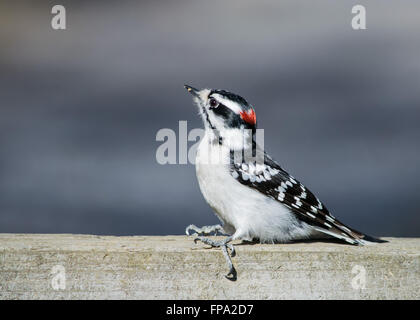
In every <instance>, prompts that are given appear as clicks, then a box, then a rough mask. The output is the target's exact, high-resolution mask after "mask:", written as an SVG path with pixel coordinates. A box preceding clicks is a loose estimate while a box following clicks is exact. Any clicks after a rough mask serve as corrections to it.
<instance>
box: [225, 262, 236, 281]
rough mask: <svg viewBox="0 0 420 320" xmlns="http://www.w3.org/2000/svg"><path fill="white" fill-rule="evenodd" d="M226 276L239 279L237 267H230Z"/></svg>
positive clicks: (231, 279) (229, 278)
mask: <svg viewBox="0 0 420 320" xmlns="http://www.w3.org/2000/svg"><path fill="white" fill-rule="evenodd" d="M225 278H226V279H228V280H230V281H236V280H237V279H238V277H237V272H236V269H235V267H234V266H233V265H232V267H231V268H230V270H229V273H228V274H227V275H225Z"/></svg>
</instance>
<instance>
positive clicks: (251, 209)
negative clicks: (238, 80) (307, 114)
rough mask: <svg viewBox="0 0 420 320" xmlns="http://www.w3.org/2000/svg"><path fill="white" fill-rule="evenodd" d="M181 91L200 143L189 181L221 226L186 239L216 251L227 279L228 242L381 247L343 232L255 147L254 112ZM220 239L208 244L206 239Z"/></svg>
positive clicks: (242, 104)
mask: <svg viewBox="0 0 420 320" xmlns="http://www.w3.org/2000/svg"><path fill="white" fill-rule="evenodd" d="M185 88H186V89H187V90H188V91H189V92H190V93H191V94H192V95H193V99H194V102H195V103H196V104H197V106H198V108H199V112H200V114H201V116H202V119H203V122H204V127H205V135H204V137H203V138H202V140H201V142H200V145H199V147H198V149H197V156H196V161H195V166H196V174H197V178H198V182H199V186H200V189H201V192H202V194H203V196H204V198H205V199H206V201H207V202H208V204H209V205H210V207H211V208H212V209H213V210H214V212H215V213H216V215H217V217H218V218H219V220H220V221H221V222H222V225H215V226H205V227H202V228H198V227H197V226H195V225H189V226H188V227H187V228H186V233H187V235H191V232H193V234H194V235H195V236H196V238H195V239H194V241H197V240H200V241H202V242H203V243H206V244H208V245H211V246H213V247H221V249H222V251H223V254H224V255H225V258H226V260H227V262H228V265H229V269H230V271H229V273H228V275H227V276H226V277H227V278H228V279H231V280H235V279H236V270H235V268H234V266H233V264H232V262H231V259H230V256H229V252H228V249H230V250H231V255H232V256H234V254H235V251H234V248H233V246H232V244H230V242H231V241H232V240H245V241H259V242H262V243H279V242H281V243H285V242H291V241H294V240H304V239H321V238H324V239H325V238H338V239H341V240H343V241H345V242H347V243H349V244H354V245H364V244H367V243H371V242H382V240H379V239H375V238H372V237H369V236H367V235H365V234H362V233H361V232H358V231H356V230H354V229H352V228H349V227H347V226H346V225H344V224H343V223H341V222H340V221H338V220H337V219H336V218H335V217H334V216H332V215H331V214H330V212H329V211H328V209H327V208H326V207H325V205H324V204H323V203H322V202H321V201H320V200H319V199H318V198H317V197H316V196H315V195H314V194H313V193H312V192H311V191H310V190H309V189H308V188H306V187H305V186H304V185H303V184H302V183H300V182H299V181H298V180H297V179H295V178H294V177H292V176H291V175H290V174H288V173H287V172H286V171H285V170H283V169H282V168H281V167H280V165H279V164H278V163H277V162H275V161H274V160H273V159H272V158H271V157H270V156H269V155H268V154H267V153H266V152H265V151H264V150H263V148H261V147H260V145H259V144H258V143H257V142H258V141H257V140H258V139H256V136H257V121H256V115H255V111H254V108H253V107H252V106H251V105H250V104H249V103H248V102H247V101H246V100H245V99H244V98H242V97H240V96H239V95H236V94H234V93H231V92H228V91H225V90H210V89H203V90H198V89H195V88H193V87H191V86H187V85H186V86H185ZM217 233H221V234H225V235H227V236H228V237H227V238H226V239H224V240H222V241H215V240H212V239H210V238H207V237H204V236H206V235H210V234H217Z"/></svg>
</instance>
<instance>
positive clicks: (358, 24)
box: [351, 4, 366, 30]
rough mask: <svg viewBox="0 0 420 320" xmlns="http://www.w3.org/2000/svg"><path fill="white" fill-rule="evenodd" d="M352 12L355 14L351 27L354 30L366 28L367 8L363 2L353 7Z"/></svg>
mask: <svg viewBox="0 0 420 320" xmlns="http://www.w3.org/2000/svg"><path fill="white" fill-rule="evenodd" d="M351 13H354V14H355V16H354V17H353V19H352V20H351V27H352V28H353V30H365V29H366V8H365V7H364V6H362V5H361V4H358V5H355V6H354V7H353V8H352V9H351Z"/></svg>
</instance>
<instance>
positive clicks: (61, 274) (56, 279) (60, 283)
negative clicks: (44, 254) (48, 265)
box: [51, 264, 66, 290]
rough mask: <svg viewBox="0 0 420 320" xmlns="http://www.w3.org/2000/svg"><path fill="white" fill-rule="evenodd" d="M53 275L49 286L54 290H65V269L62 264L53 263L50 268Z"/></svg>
mask: <svg viewBox="0 0 420 320" xmlns="http://www.w3.org/2000/svg"><path fill="white" fill-rule="evenodd" d="M51 274H52V275H53V277H52V279H51V287H52V288H53V289H54V290H65V289H66V269H65V268H64V267H63V266H62V265H59V264H58V265H55V266H54V267H53V268H52V269H51Z"/></svg>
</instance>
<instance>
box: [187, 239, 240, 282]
mask: <svg viewBox="0 0 420 320" xmlns="http://www.w3.org/2000/svg"><path fill="white" fill-rule="evenodd" d="M231 240H232V237H227V238H226V239H224V240H221V241H214V240H212V239H209V238H206V237H197V238H195V239H194V243H197V241H201V242H203V243H205V244H208V245H210V246H212V247H213V248H221V249H222V253H223V255H224V256H225V259H226V262H227V264H228V267H229V272H228V274H227V275H225V277H226V279H228V280H231V281H236V279H237V273H236V269H235V267H234V266H233V263H232V260H231V258H230V257H231V256H232V257H234V256H235V255H236V251H235V248H234V246H233V245H232V244H230V243H228V242H230V241H231ZM228 249H230V252H231V256H229V252H228Z"/></svg>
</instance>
